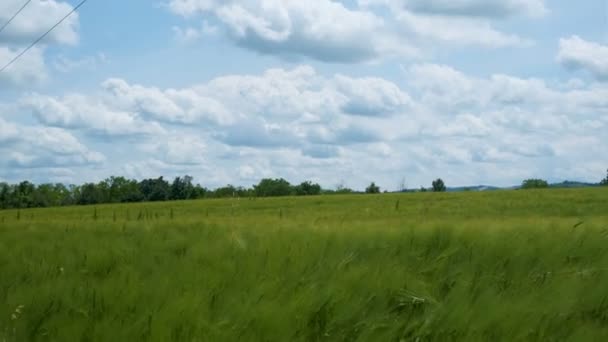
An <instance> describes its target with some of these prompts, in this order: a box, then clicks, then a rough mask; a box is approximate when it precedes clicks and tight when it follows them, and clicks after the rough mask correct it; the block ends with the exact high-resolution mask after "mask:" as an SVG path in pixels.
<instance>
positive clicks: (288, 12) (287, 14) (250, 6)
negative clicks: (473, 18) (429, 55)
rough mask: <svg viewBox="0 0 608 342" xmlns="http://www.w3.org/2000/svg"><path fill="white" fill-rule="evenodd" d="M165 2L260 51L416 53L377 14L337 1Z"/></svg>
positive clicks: (333, 57) (343, 57)
mask: <svg viewBox="0 0 608 342" xmlns="http://www.w3.org/2000/svg"><path fill="white" fill-rule="evenodd" d="M169 8H170V9H171V10H172V11H173V12H174V13H176V14H179V15H182V16H194V15H200V14H205V15H207V14H209V15H213V16H214V18H215V19H216V20H218V21H219V22H220V23H222V25H223V26H224V27H225V29H226V31H227V32H228V34H229V37H230V38H231V39H232V40H233V41H234V42H235V43H236V44H238V45H240V46H243V47H246V48H248V49H251V50H254V51H257V52H259V53H264V54H276V55H281V56H284V57H293V56H305V57H310V58H313V59H318V60H321V61H325V62H345V63H352V62H362V61H370V60H375V59H378V58H380V57H385V56H387V55H389V56H394V55H409V56H412V55H415V54H416V53H417V51H416V49H414V48H412V46H411V44H410V43H409V42H408V41H406V40H405V39H403V38H399V37H397V35H396V33H395V32H392V31H390V30H388V29H387V27H386V25H385V22H384V19H383V18H382V17H380V16H378V15H376V14H374V13H372V12H369V11H360V10H356V9H351V8H348V7H346V6H345V5H344V4H342V3H340V2H336V1H330V0H313V1H293V0H290V1H283V0H266V1H263V2H258V1H209V0H171V1H170V2H169ZM181 33H184V32H183V31H182V32H181ZM191 33H194V32H191ZM361 41H365V42H366V44H361Z"/></svg>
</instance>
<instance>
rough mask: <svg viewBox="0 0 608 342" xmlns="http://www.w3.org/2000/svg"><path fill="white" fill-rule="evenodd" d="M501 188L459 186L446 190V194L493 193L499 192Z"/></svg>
mask: <svg viewBox="0 0 608 342" xmlns="http://www.w3.org/2000/svg"><path fill="white" fill-rule="evenodd" d="M501 189H503V188H499V187H496V186H490V185H474V186H460V187H454V188H448V192H458V191H494V190H501Z"/></svg>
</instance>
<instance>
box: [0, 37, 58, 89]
mask: <svg viewBox="0 0 608 342" xmlns="http://www.w3.org/2000/svg"><path fill="white" fill-rule="evenodd" d="M19 52H20V51H18V50H17V49H12V48H8V47H2V45H0V67H3V66H5V65H6V64H8V63H9V62H10V61H11V60H12V59H13V58H15V57H16V56H17V54H18V53H19ZM47 77H48V74H47V70H46V65H45V61H44V51H43V49H41V48H37V47H34V48H32V49H30V51H28V53H27V54H25V55H23V56H22V57H21V59H20V60H19V61H18V62H16V63H13V64H12V65H11V66H10V67H8V68H7V69H6V70H5V71H4V72H2V73H0V86H6V85H9V84H14V85H28V84H32V83H34V84H38V83H41V82H43V81H45V80H46V79H47Z"/></svg>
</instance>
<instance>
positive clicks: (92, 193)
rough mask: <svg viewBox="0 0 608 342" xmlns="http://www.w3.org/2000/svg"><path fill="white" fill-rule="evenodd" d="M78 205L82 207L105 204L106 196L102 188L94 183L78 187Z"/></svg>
mask: <svg viewBox="0 0 608 342" xmlns="http://www.w3.org/2000/svg"><path fill="white" fill-rule="evenodd" d="M77 191H78V195H76V203H77V204H81V205H89V204H98V203H103V202H104V194H103V191H102V190H101V187H98V186H97V184H94V183H86V184H84V185H82V186H80V187H78V190H77Z"/></svg>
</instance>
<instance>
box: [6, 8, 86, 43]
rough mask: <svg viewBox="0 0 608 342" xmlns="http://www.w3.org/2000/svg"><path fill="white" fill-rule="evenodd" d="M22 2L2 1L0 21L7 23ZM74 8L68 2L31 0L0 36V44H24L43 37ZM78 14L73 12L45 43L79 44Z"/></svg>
mask: <svg viewBox="0 0 608 342" xmlns="http://www.w3.org/2000/svg"><path fill="white" fill-rule="evenodd" d="M22 5H23V1H20V0H3V1H1V2H0V22H1V23H5V22H6V21H8V19H9V18H10V17H11V16H12V15H13V14H14V13H15V12H17V10H18V9H19V8H20V7H21V6H22ZM72 9H73V6H72V5H70V3H69V2H67V1H56V0H45V1H32V2H30V3H29V4H28V6H27V7H26V8H25V9H24V10H23V11H22V12H21V13H20V14H19V15H18V16H17V17H16V18H15V19H14V20H13V22H11V24H10V25H9V26H7V27H6V29H5V30H4V31H3V32H2V34H1V35H0V44H9V45H25V44H29V43H31V42H32V41H34V39H37V38H38V37H40V36H41V35H42V34H43V33H45V32H46V31H47V30H48V29H50V28H51V27H52V26H53V25H55V24H56V23H57V22H58V21H59V20H60V19H61V18H63V17H64V16H65V15H66V14H68V13H69V12H70V11H71V10H72ZM78 25H79V18H78V13H73V14H72V15H71V16H70V17H69V18H67V19H66V20H65V21H64V22H63V23H62V24H61V25H59V26H57V28H56V29H54V30H53V31H52V32H51V33H50V34H49V35H48V36H47V38H46V40H45V42H46V43H57V44H76V43H77V42H78Z"/></svg>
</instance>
